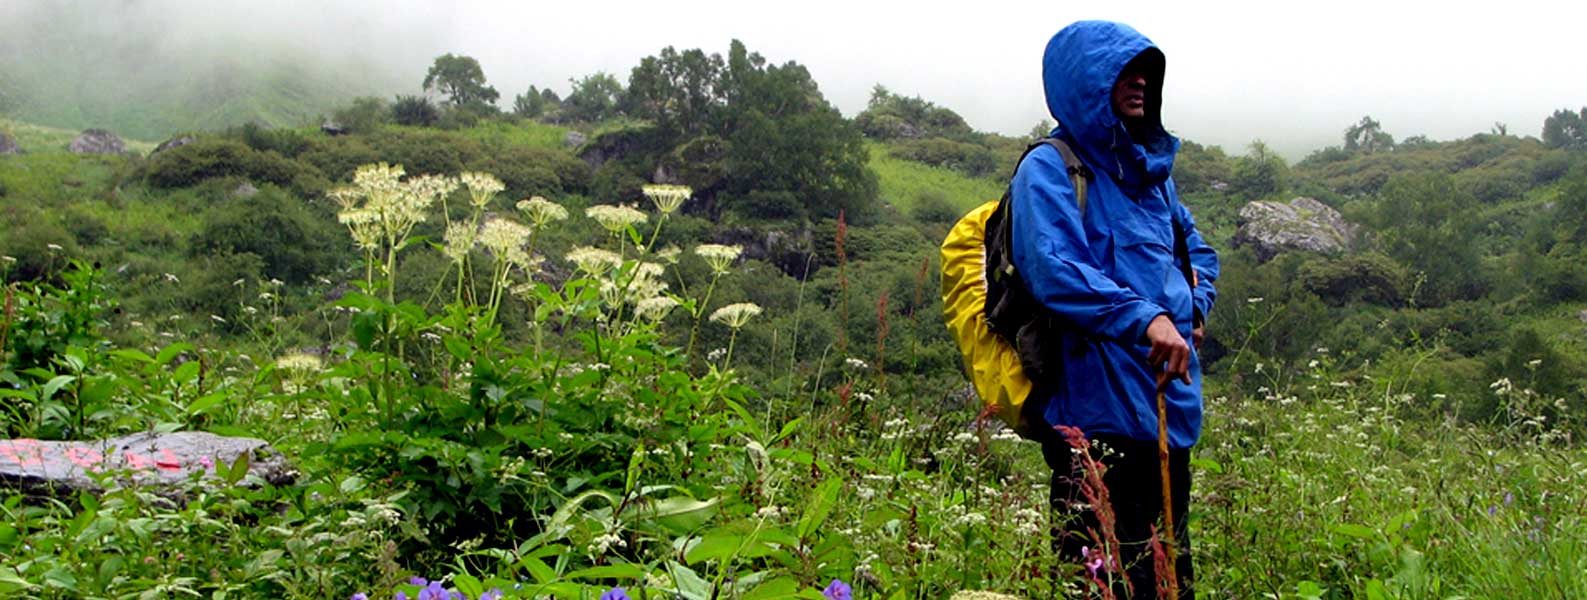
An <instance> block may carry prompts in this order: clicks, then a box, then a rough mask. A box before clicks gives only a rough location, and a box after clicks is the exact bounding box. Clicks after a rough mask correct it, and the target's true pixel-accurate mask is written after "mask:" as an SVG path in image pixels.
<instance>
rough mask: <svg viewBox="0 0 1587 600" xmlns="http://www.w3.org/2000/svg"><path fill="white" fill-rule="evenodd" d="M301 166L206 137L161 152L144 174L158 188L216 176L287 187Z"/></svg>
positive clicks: (278, 155)
mask: <svg viewBox="0 0 1587 600" xmlns="http://www.w3.org/2000/svg"><path fill="white" fill-rule="evenodd" d="M305 167H306V165H303V164H301V163H295V162H293V161H291V160H288V159H286V158H283V157H282V156H281V155H280V154H276V153H275V152H273V151H266V152H260V151H257V150H254V149H253V148H250V147H248V146H247V145H246V144H243V143H242V142H238V141H236V140H228V139H208V140H199V141H196V142H193V143H191V144H188V145H186V146H181V147H178V148H173V149H171V150H167V151H165V152H161V153H160V154H159V155H158V156H155V157H154V158H153V159H150V160H149V165H148V168H147V171H146V175H145V177H146V178H147V180H148V182H149V185H152V186H154V187H161V188H177V187H188V186H193V185H197V184H199V183H201V182H203V181H204V180H206V179H211V178H216V177H243V178H247V179H248V180H250V181H253V182H256V183H273V184H276V185H280V186H290V185H292V184H293V180H294V179H295V178H296V177H297V176H298V174H299V171H300V170H302V169H303V168H305Z"/></svg>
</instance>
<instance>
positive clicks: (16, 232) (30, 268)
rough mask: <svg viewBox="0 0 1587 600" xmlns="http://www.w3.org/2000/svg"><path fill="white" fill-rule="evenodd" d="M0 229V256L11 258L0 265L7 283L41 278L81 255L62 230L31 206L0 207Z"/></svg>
mask: <svg viewBox="0 0 1587 600" xmlns="http://www.w3.org/2000/svg"><path fill="white" fill-rule="evenodd" d="M0 229H4V230H5V232H6V234H5V235H3V236H0V255H4V256H9V257H11V258H13V259H15V261H14V262H13V261H11V260H6V261H5V262H4V263H0V272H3V273H5V278H6V279H7V280H9V281H37V280H40V279H43V278H45V277H46V276H49V275H51V274H52V272H53V271H54V270H55V269H57V268H60V267H61V266H63V265H65V264H66V259H67V258H68V257H74V256H81V255H82V249H81V248H79V247H78V245H77V241H76V240H75V239H73V236H72V234H71V233H70V232H68V231H67V230H66V228H65V227H62V226H61V225H60V223H57V222H55V220H54V219H51V218H49V216H48V215H47V214H46V213H44V212H43V211H40V210H38V209H35V208H32V207H25V206H6V207H0ZM51 246H55V247H58V248H60V249H59V250H55V249H52V248H51Z"/></svg>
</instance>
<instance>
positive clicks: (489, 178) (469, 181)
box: [459, 171, 507, 208]
mask: <svg viewBox="0 0 1587 600" xmlns="http://www.w3.org/2000/svg"><path fill="white" fill-rule="evenodd" d="M459 179H462V180H463V187H465V188H468V200H469V204H472V205H474V208H485V205H487V204H490V201H491V199H492V198H495V197H496V193H497V192H500V191H502V190H504V189H507V186H505V185H502V182H501V180H500V179H497V178H496V176H495V175H491V174H490V173H476V172H473V171H468V172H465V173H463V174H462V175H461V176H460V177H459Z"/></svg>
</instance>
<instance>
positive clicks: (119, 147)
mask: <svg viewBox="0 0 1587 600" xmlns="http://www.w3.org/2000/svg"><path fill="white" fill-rule="evenodd" d="M67 149H68V150H71V151H72V152H73V153H75V154H121V153H123V152H126V151H127V145H126V144H123V143H122V142H121V138H119V137H116V134H114V133H111V132H109V131H105V130H103V129H89V130H87V131H84V132H83V133H82V134H80V135H78V136H77V139H74V140H72V144H71V145H70V146H67Z"/></svg>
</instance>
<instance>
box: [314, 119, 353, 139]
mask: <svg viewBox="0 0 1587 600" xmlns="http://www.w3.org/2000/svg"><path fill="white" fill-rule="evenodd" d="M320 131H323V132H325V135H329V136H332V137H334V136H338V135H345V134H346V133H347V128H346V127H342V124H341V123H337V122H336V121H332V120H330V119H326V120H325V122H324V123H320Z"/></svg>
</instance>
